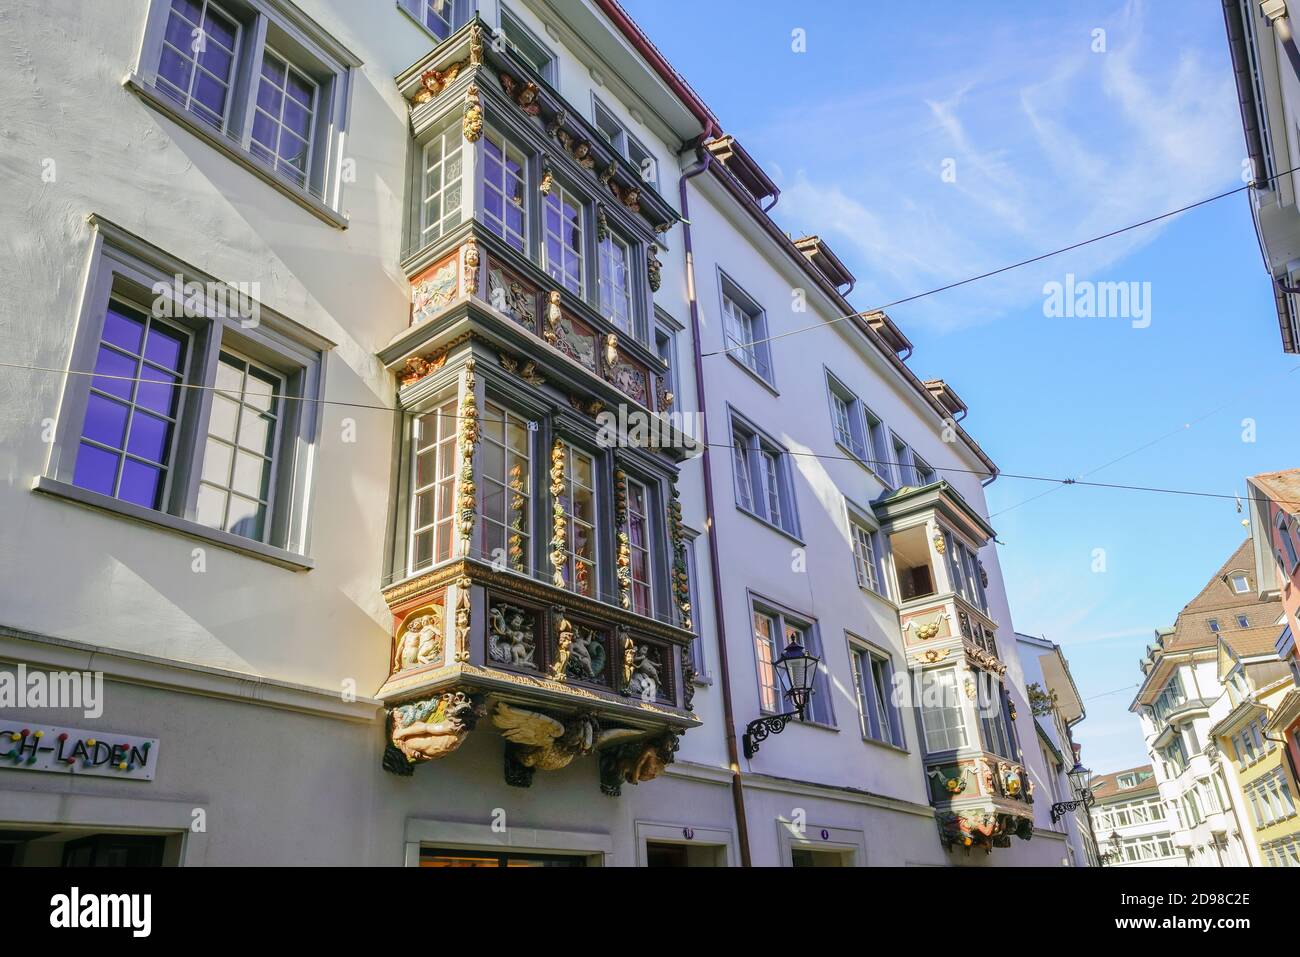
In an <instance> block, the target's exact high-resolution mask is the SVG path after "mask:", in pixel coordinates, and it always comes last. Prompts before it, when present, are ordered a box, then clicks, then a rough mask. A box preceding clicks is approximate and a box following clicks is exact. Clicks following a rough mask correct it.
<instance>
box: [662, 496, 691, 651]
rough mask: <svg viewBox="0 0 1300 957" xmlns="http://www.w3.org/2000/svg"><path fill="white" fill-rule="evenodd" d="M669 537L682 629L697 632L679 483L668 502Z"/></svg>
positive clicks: (674, 584)
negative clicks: (693, 617)
mask: <svg viewBox="0 0 1300 957" xmlns="http://www.w3.org/2000/svg"><path fill="white" fill-rule="evenodd" d="M668 535H669V537H670V539H671V541H672V546H673V597H674V598H676V599H677V607H678V609H679V610H680V611H681V614H682V627H683V628H685V629H686V630H687V631H694V630H695V622H694V620H693V619H692V617H691V575H690V571H689V570H688V569H687V566H686V536H685V534H684V533H683V532H682V497H681V493H680V492H679V491H678V490H677V483H676V482H674V483H673V485H672V494H671V497H670V498H669V500H668Z"/></svg>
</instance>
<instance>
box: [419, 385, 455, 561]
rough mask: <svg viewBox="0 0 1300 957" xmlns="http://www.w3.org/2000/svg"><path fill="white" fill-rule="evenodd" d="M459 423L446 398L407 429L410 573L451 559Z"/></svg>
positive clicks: (451, 401) (450, 400)
mask: <svg viewBox="0 0 1300 957" xmlns="http://www.w3.org/2000/svg"><path fill="white" fill-rule="evenodd" d="M459 418H460V417H459V416H458V415H457V414H456V400H455V399H454V398H452V399H448V400H446V401H444V402H442V403H440V404H438V405H437V406H435V407H434V408H432V409H430V410H429V411H428V412H425V413H423V414H421V415H418V416H416V417H415V418H414V419H413V421H412V424H411V430H412V431H411V440H412V442H411V444H412V451H413V453H414V454H413V455H412V456H411V509H410V532H409V545H408V548H407V562H408V567H407V570H408V572H410V573H414V572H417V571H420V570H421V569H425V568H429V567H431V566H433V565H436V564H437V563H438V562H443V561H446V560H447V559H449V558H451V556H452V538H453V534H452V533H453V527H452V526H453V517H454V509H455V494H456V435H457V422H458V421H459Z"/></svg>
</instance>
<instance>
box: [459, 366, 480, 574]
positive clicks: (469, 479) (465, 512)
mask: <svg viewBox="0 0 1300 957" xmlns="http://www.w3.org/2000/svg"><path fill="white" fill-rule="evenodd" d="M474 388H475V377H474V360H473V359H472V358H471V359H470V360H469V361H467V362H466V363H465V392H464V394H463V395H462V396H461V400H460V456H461V458H460V463H461V464H460V540H461V554H462V555H468V554H469V548H470V540H471V539H472V538H473V537H474V520H475V518H476V515H477V499H476V489H475V485H474V450H475V448H476V447H477V446H478V438H479V422H478V402H477V400H476V399H475V396H474Z"/></svg>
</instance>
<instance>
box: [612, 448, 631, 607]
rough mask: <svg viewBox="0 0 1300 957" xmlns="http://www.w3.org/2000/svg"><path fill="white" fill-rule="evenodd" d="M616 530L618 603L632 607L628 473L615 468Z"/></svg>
mask: <svg viewBox="0 0 1300 957" xmlns="http://www.w3.org/2000/svg"><path fill="white" fill-rule="evenodd" d="M614 529H615V537H616V538H617V539H618V557H617V559H616V561H615V565H616V567H615V573H616V574H617V576H618V603H619V604H620V605H622V606H623V607H624V608H631V607H632V538H631V536H630V535H629V534H628V527H627V473H626V472H624V471H623V470H622V469H621V468H619V467H618V466H615V468H614Z"/></svg>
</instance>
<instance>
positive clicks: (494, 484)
mask: <svg viewBox="0 0 1300 957" xmlns="http://www.w3.org/2000/svg"><path fill="white" fill-rule="evenodd" d="M483 413H484V414H483V420H482V444H481V445H480V447H479V453H478V454H479V460H478V478H479V480H480V482H481V484H482V488H483V512H482V514H481V515H480V516H479V529H480V537H479V549H480V552H481V557H482V558H483V559H484V560H485V561H490V562H492V563H493V564H495V565H500V566H502V567H505V568H508V569H510V570H511V571H515V572H522V573H525V574H527V573H528V572H529V571H531V569H532V541H533V537H532V491H531V490H532V460H533V456H532V438H533V434H532V432H530V431H529V429H528V422H527V421H526V420H524V419H523V418H521V417H520V416H518V415H516V414H515V413H514V412H511V411H510V410H509V409H506V408H504V407H503V406H500V405H497V404H496V403H494V402H491V401H489V402H486V403H485V404H484V407H483Z"/></svg>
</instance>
